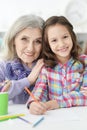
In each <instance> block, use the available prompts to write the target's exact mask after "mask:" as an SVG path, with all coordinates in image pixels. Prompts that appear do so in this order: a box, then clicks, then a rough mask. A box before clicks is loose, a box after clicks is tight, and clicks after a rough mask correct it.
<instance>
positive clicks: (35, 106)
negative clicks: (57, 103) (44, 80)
mask: <svg viewBox="0 0 87 130" xmlns="http://www.w3.org/2000/svg"><path fill="white" fill-rule="evenodd" d="M46 111H47V106H46V104H45V103H43V102H38V103H37V102H32V103H31V104H30V113H31V114H34V115H42V114H44V113H45V112H46Z"/></svg>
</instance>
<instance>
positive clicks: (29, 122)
mask: <svg viewBox="0 0 87 130" xmlns="http://www.w3.org/2000/svg"><path fill="white" fill-rule="evenodd" d="M18 118H19V119H20V120H22V121H24V122H26V123H28V124H32V123H31V122H30V121H28V120H26V119H24V118H22V117H18Z"/></svg>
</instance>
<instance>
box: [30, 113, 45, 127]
mask: <svg viewBox="0 0 87 130" xmlns="http://www.w3.org/2000/svg"><path fill="white" fill-rule="evenodd" d="M42 120H44V117H43V116H42V117H41V118H39V119H38V120H37V121H36V122H35V123H33V125H32V127H35V126H37V125H38V124H39V123H41V121H42Z"/></svg>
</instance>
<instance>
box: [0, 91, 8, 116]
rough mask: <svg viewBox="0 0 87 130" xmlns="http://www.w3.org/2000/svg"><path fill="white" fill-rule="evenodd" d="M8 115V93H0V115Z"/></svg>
mask: <svg viewBox="0 0 87 130" xmlns="http://www.w3.org/2000/svg"><path fill="white" fill-rule="evenodd" d="M6 114H8V92H0V115H6Z"/></svg>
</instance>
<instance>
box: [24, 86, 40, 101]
mask: <svg viewBox="0 0 87 130" xmlns="http://www.w3.org/2000/svg"><path fill="white" fill-rule="evenodd" d="M25 90H26V91H27V93H28V94H29V95H30V96H31V97H32V98H33V99H34V100H35V102H37V103H38V100H37V99H36V98H35V97H34V95H33V94H32V92H31V91H30V90H29V89H28V88H27V87H25Z"/></svg>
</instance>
